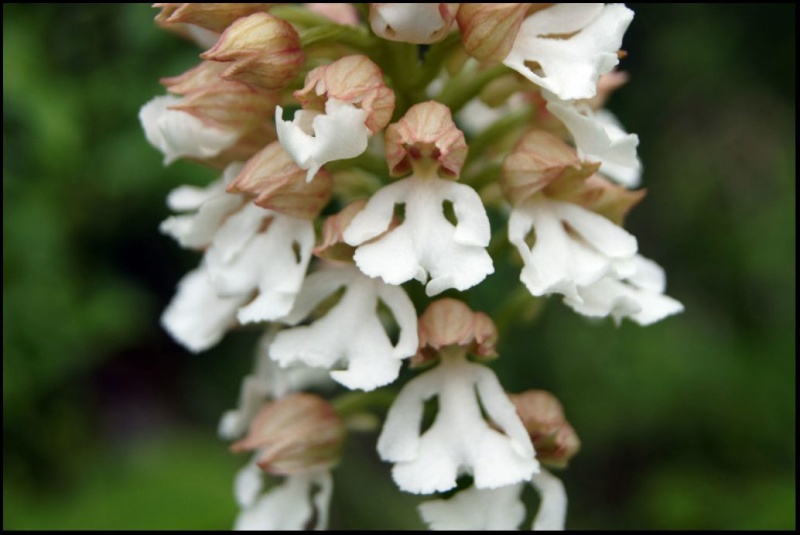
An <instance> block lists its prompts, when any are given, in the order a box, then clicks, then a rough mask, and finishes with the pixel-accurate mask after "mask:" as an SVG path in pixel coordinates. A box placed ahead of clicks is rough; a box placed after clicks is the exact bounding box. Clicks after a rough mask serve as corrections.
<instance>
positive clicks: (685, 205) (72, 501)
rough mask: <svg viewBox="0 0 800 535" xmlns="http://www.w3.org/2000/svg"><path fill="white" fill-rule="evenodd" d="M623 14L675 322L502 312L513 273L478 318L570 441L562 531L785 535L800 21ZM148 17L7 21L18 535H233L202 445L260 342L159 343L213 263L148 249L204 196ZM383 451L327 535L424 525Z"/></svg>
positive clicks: (489, 293) (340, 492)
mask: <svg viewBox="0 0 800 535" xmlns="http://www.w3.org/2000/svg"><path fill="white" fill-rule="evenodd" d="M634 10H635V11H636V19H635V20H634V22H633V25H632V26H631V30H630V32H629V35H628V36H627V37H626V41H625V45H624V47H625V48H626V50H628V51H629V53H630V57H629V58H628V59H626V60H625V61H624V62H623V68H625V69H627V70H629V71H630V72H631V74H632V80H631V82H630V84H629V85H628V86H627V87H625V88H623V89H622V90H621V91H620V93H619V95H618V96H616V97H615V98H614V99H613V100H612V102H611V106H610V107H611V109H612V110H614V111H615V112H616V113H617V114H618V115H619V116H620V119H621V120H622V122H623V124H625V125H626V127H627V128H628V129H629V131H631V132H636V133H638V134H639V135H640V138H641V140H642V145H641V147H640V156H641V158H642V160H643V162H644V167H645V174H644V184H645V186H646V187H647V188H648V196H647V198H646V199H645V201H644V202H643V203H642V205H640V206H639V207H637V208H636V209H634V210H633V212H632V214H631V216H630V218H629V220H628V227H629V228H630V229H631V231H632V232H633V233H634V234H635V235H636V236H637V237H638V238H639V243H640V247H641V250H642V251H643V253H644V254H645V256H648V257H651V258H653V259H655V260H656V261H658V262H659V263H660V264H662V265H663V266H664V267H665V269H666V271H667V274H668V277H669V292H668V293H669V294H670V295H672V296H674V297H676V298H677V299H679V300H680V301H682V302H683V303H684V304H685V305H686V312H685V313H684V314H683V315H681V316H678V317H675V318H671V319H668V320H666V321H664V322H662V323H661V324H658V325H655V326H652V327H648V328H645V329H642V328H638V327H636V326H634V325H632V324H624V325H622V326H621V327H620V328H615V327H614V326H613V325H612V324H611V323H610V322H603V323H599V324H594V323H591V322H588V321H586V320H585V319H584V318H581V317H578V316H577V315H575V314H574V313H572V312H571V311H570V310H568V309H567V308H566V307H564V306H563V305H561V304H560V303H558V299H550V300H547V301H534V300H533V299H532V298H531V299H525V295H524V294H521V295H520V296H518V298H516V297H515V299H514V300H513V305H512V306H511V307H509V308H507V309H503V310H499V309H498V307H497V305H496V303H495V302H494V299H495V297H496V295H498V294H503V295H508V294H509V293H511V292H513V291H514V290H515V289H516V288H519V286H520V285H519V284H518V282H517V278H518V271H516V270H514V269H501V270H498V272H497V273H496V274H495V275H493V276H491V277H490V278H489V279H488V280H487V281H486V283H484V284H483V285H481V286H479V287H478V288H476V291H475V292H473V294H472V301H471V302H470V304H471V305H472V306H473V307H475V308H476V309H480V310H485V311H487V312H490V313H491V314H492V315H493V316H495V318H496V319H498V321H501V322H502V323H504V324H505V325H507V326H508V329H509V330H508V331H507V332H508V333H509V334H508V336H507V337H505V338H504V339H502V340H501V341H500V347H499V349H500V354H501V358H500V359H499V360H498V361H496V362H495V363H493V364H492V366H493V368H494V369H496V370H497V372H498V374H499V376H500V379H501V381H502V382H503V384H504V385H505V386H506V388H508V390H510V391H520V390H523V389H528V388H546V389H549V390H551V391H553V392H554V393H556V394H557V395H558V397H559V398H560V399H561V400H562V401H563V402H564V404H565V406H566V411H567V415H568V417H569V419H570V420H571V422H572V423H573V425H574V427H575V428H576V429H577V431H578V433H579V435H580V436H581V439H582V442H583V449H582V451H581V452H580V453H579V454H578V455H577V457H576V458H575V459H574V461H573V462H572V464H571V466H570V468H569V469H568V470H567V471H565V472H563V477H564V480H565V483H566V485H567V489H568V492H569V495H570V504H571V511H570V516H569V520H568V527H572V528H586V529H591V528H599V527H602V528H605V529H614V528H622V529H624V528H655V529H703V528H706V529H736V528H739V529H792V528H794V527H795V513H794V510H795V508H794V501H795V489H794V484H795V479H794V471H795V453H794V450H795V416H796V415H795V403H794V400H795V379H794V377H795V360H794V352H795V351H794V350H795V320H796V318H795V305H796V303H795V260H794V257H795V223H796V222H795V200H794V199H795V173H796V169H795V141H796V140H795V123H794V116H795V104H794V93H795V87H794V74H795V72H794V69H795V67H794V65H795V62H794V26H793V21H794V18H795V13H794V10H795V8H794V6H789V5H785V6H767V5H763V6H762V5H758V6H756V5H751V6H732V5H728V6H716V5H711V4H708V5H690V6H684V5H681V6H678V5H671V6H666V5H660V6H649V5H648V6H641V7H634ZM154 14H155V10H152V9H151V8H150V7H148V6H144V5H140V4H124V5H117V4H92V5H89V4H84V5H80V4H78V5H69V6H64V5H56V4H49V5H46V4H42V5H21V4H20V5H9V4H4V6H3V71H4V72H3V156H4V157H3V243H4V249H3V331H4V336H3V435H4V440H3V456H4V463H3V464H4V470H3V472H4V474H3V484H4V492H3V505H4V511H5V514H4V519H3V526H4V528H8V529H122V528H127V529H171V528H172V529H178V528H183V529H224V528H226V527H228V526H230V525H231V524H232V520H233V518H234V515H235V513H236V506H235V503H234V500H233V496H232V490H231V489H232V480H233V476H234V474H235V471H236V469H237V467H238V466H241V464H243V462H244V459H243V458H235V457H232V456H230V455H229V454H228V453H227V451H226V446H225V445H224V444H223V443H221V442H220V441H218V440H217V438H216V437H215V435H214V429H215V425H216V421H217V418H218V416H219V415H220V414H221V413H222V411H223V410H225V409H226V408H229V407H230V406H232V405H233V404H234V402H235V399H236V396H237V390H238V384H239V380H240V378H241V377H242V375H243V374H244V373H245V372H246V370H247V369H248V368H249V366H250V363H249V361H250V352H251V348H252V342H253V339H254V333H235V334H232V335H231V336H229V337H228V338H227V339H226V340H225V341H224V342H223V343H222V344H221V345H220V346H219V347H217V348H215V349H214V350H212V351H210V352H208V353H207V354H204V355H201V356H199V357H197V358H192V357H189V356H187V355H186V354H185V353H184V352H183V351H182V350H180V349H179V348H178V347H177V346H175V345H174V344H172V343H171V342H170V341H169V340H168V339H167V337H166V336H165V335H164V334H163V333H162V332H161V331H160V329H159V326H158V316H159V314H160V311H161V310H162V309H163V307H164V306H165V304H166V303H167V302H168V300H169V299H170V298H171V296H172V293H173V292H174V285H175V283H176V282H177V280H178V279H179V278H180V277H181V276H182V274H183V273H184V272H185V271H186V270H187V269H189V268H190V267H191V266H192V265H193V264H194V263H196V262H197V261H198V258H197V256H196V255H193V254H190V253H184V252H182V251H180V250H179V249H178V247H176V246H175V245H174V244H173V243H171V242H170V241H169V240H167V239H166V238H165V237H163V236H161V235H159V233H158V230H157V229H158V223H159V222H160V220H161V219H163V218H164V217H165V216H166V215H167V213H166V208H165V206H164V198H165V196H166V193H167V192H168V191H169V190H170V189H171V188H173V187H175V186H177V185H179V184H182V183H196V184H202V183H206V182H208V181H209V180H210V179H211V178H212V177H214V175H215V173H213V172H211V171H209V170H206V169H204V168H201V167H199V166H194V165H191V164H188V163H177V164H175V165H173V166H171V167H170V168H169V169H164V168H163V167H162V164H161V157H160V155H159V154H158V153H157V151H155V150H154V149H152V148H151V147H149V146H148V144H147V142H146V141H145V139H144V135H143V134H142V132H141V129H140V127H139V124H138V120H137V113H138V109H139V107H140V106H141V105H142V104H143V103H145V102H146V101H147V100H149V99H150V98H152V97H153V96H154V95H156V94H160V93H162V89H161V88H160V86H159V85H158V84H157V80H158V78H159V77H162V76H169V75H175V74H178V73H180V72H182V71H183V70H185V69H186V68H188V67H189V66H191V65H192V64H193V63H194V62H195V61H196V53H197V51H196V50H195V49H194V48H193V47H192V46H191V45H190V44H188V43H185V42H182V41H181V40H180V39H178V38H176V37H174V36H173V35H170V34H169V33H167V32H163V31H160V30H158V29H157V28H156V27H155V25H154V24H153V23H152V17H153V16H154ZM493 223H494V222H493ZM493 228H494V229H497V225H493ZM534 317H535V318H538V322H536V323H531V322H529V321H528V320H527V319H529V318H534ZM197 429H200V430H201V431H200V432H198V431H197ZM374 438H375V437H374V436H373V435H370V434H364V435H359V436H357V437H355V438H354V439H353V440H352V441H351V444H350V445H348V449H347V454H346V459H345V462H344V464H343V465H342V466H341V467H340V468H339V469H337V470H336V471H335V472H334V476H335V478H336V489H335V492H334V502H333V508H334V511H333V513H332V515H333V516H332V520H333V523H334V526H337V527H342V528H348V529H356V528H381V527H397V528H401V527H406V528H419V527H421V524H420V523H419V520H418V517H417V515H416V512H415V511H414V505H415V504H416V503H418V502H419V498H418V497H414V496H409V495H404V494H402V493H400V492H399V491H397V490H396V489H395V488H394V486H393V484H392V483H391V479H390V476H389V473H388V467H387V465H385V464H383V463H380V461H379V460H378V459H377V457H376V456H375V455H374V449H373V446H374Z"/></svg>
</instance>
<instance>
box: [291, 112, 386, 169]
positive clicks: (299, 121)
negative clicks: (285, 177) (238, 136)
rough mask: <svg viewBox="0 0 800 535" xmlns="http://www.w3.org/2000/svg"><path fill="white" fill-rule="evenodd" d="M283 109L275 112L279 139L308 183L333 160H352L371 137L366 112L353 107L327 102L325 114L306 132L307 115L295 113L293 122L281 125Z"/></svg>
mask: <svg viewBox="0 0 800 535" xmlns="http://www.w3.org/2000/svg"><path fill="white" fill-rule="evenodd" d="M282 114H283V109H282V108H281V107H280V106H278V107H277V108H276V110H275V124H276V127H277V132H278V139H279V140H280V142H281V145H282V146H283V148H284V149H285V150H286V152H287V153H289V155H290V156H291V157H292V159H294V161H295V163H296V164H297V165H298V166H299V167H300V168H301V169H306V170H308V173H307V175H306V180H307V181H309V182H310V181H311V180H312V179H313V178H314V175H316V174H317V171H319V168H320V167H322V166H323V165H324V164H326V163H328V162H332V161H334V160H344V159H347V158H354V157H356V156H358V155H359V154H361V153H362V152H364V151H365V150H367V142H368V140H369V136H370V134H371V132H370V130H369V128H367V126H366V124H365V123H366V120H367V112H366V111H364V110H362V109H360V108H357V107H356V106H354V105H353V104H347V103H345V102H341V101H339V100H336V99H335V98H329V99H328V100H327V101H326V102H325V113H324V114H316V115H315V116H314V117H313V120H312V122H311V130H312V132H308V127H307V121H308V118H309V117H308V115H307V112H306V114H302V113H301V112H298V115H299V117H298V116H296V117H295V119H294V120H293V121H292V122H289V121H284V120H283V118H282Z"/></svg>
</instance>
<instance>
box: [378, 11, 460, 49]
mask: <svg viewBox="0 0 800 535" xmlns="http://www.w3.org/2000/svg"><path fill="white" fill-rule="evenodd" d="M374 5H375V6H377V7H376V8H375V9H374V11H373V15H372V16H371V17H370V21H369V22H370V26H371V27H372V31H373V32H375V34H376V35H378V36H380V37H383V38H384V39H389V40H391V41H400V42H403V43H414V44H430V43H434V42H436V41H438V40H439V39H440V34H441V32H442V30H443V26H444V20H443V19H442V16H441V14H440V13H439V4H436V3H433V4H374Z"/></svg>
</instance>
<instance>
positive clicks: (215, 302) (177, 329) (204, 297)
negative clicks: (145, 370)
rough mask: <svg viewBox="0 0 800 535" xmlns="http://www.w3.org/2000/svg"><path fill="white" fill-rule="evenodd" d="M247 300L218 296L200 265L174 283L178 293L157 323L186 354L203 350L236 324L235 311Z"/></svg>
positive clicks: (206, 272)
mask: <svg viewBox="0 0 800 535" xmlns="http://www.w3.org/2000/svg"><path fill="white" fill-rule="evenodd" d="M248 298H249V296H248V295H232V296H228V297H220V296H219V295H218V294H217V291H216V288H214V286H213V285H212V284H211V281H210V279H209V276H208V271H207V269H206V268H205V266H200V267H199V268H198V269H195V270H194V271H191V272H189V273H188V274H187V275H186V276H185V277H184V278H183V279H182V280H181V282H180V283H178V292H177V293H176V294H175V297H173V298H172V301H171V302H170V304H169V305H168V306H167V308H166V310H164V314H163V315H162V316H161V324H162V326H163V327H164V329H165V330H166V331H167V332H168V333H169V334H170V335H171V336H172V337H173V338H174V339H175V340H176V341H177V342H178V343H180V344H181V345H183V346H184V347H186V348H187V349H189V350H190V351H192V352H194V353H198V352H200V351H205V350H206V349H208V348H210V347H212V346H213V345H215V344H216V343H217V342H219V341H220V340H221V339H222V336H223V335H224V334H225V332H226V331H227V330H228V329H229V328H230V327H231V326H232V325H234V324H235V323H236V310H237V309H238V308H239V307H240V306H241V305H242V304H243V303H244V302H245V301H247V299H248Z"/></svg>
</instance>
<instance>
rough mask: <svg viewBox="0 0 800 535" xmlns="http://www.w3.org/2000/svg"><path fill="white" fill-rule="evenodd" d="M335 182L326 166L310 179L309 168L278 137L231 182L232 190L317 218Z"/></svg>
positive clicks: (285, 210) (296, 214)
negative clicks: (288, 152)
mask: <svg viewBox="0 0 800 535" xmlns="http://www.w3.org/2000/svg"><path fill="white" fill-rule="evenodd" d="M332 191H333V182H332V181H331V177H330V175H329V174H328V172H327V171H325V170H324V169H322V170H320V171H319V172H318V173H317V176H316V179H315V180H313V181H312V182H306V171H305V170H303V169H300V168H299V167H297V164H295V163H294V160H292V158H291V156H289V155H288V154H287V153H286V151H285V150H283V147H281V144H280V142H278V141H274V142H272V143H270V144H269V145H267V146H266V147H265V148H264V149H263V150H261V151H260V152H258V154H256V155H255V156H253V157H252V158H250V160H249V161H248V162H247V164H246V165H245V166H244V168H243V169H242V171H241V172H240V173H239V175H238V176H237V177H236V180H234V181H233V182H232V183H231V185H230V186H228V192H230V193H250V194H252V195H255V196H256V198H255V201H254V202H255V203H256V204H257V205H258V206H261V207H262V208H268V209H270V210H274V211H276V212H280V213H282V214H286V215H289V216H292V217H297V218H300V219H311V220H313V219H315V218H316V217H317V215H319V213H320V211H322V209H323V208H324V207H325V205H326V204H328V200H330V197H331V193H332Z"/></svg>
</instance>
